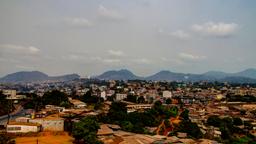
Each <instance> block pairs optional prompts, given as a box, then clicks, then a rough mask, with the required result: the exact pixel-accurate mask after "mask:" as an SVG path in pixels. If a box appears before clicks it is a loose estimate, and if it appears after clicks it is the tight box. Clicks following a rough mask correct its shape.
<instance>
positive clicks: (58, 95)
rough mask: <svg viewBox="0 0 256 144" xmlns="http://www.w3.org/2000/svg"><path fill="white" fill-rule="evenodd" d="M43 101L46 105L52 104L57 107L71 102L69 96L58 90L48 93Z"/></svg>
mask: <svg viewBox="0 0 256 144" xmlns="http://www.w3.org/2000/svg"><path fill="white" fill-rule="evenodd" d="M42 101H43V104H44V105H48V104H50V105H57V106H60V104H61V103H62V102H69V101H68V96H67V95H66V94H65V93H63V92H60V91H58V90H53V91H51V92H46V93H45V94H44V95H43V97H42Z"/></svg>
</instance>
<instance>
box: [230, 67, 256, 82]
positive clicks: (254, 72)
mask: <svg viewBox="0 0 256 144" xmlns="http://www.w3.org/2000/svg"><path fill="white" fill-rule="evenodd" d="M233 76H239V77H247V78H251V79H256V69H252V68H251V69H246V70H244V71H241V72H237V73H234V74H233Z"/></svg>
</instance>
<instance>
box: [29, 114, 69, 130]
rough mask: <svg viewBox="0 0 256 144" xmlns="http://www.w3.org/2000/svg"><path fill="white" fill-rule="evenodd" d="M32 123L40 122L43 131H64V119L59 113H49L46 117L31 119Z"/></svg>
mask: <svg viewBox="0 0 256 144" xmlns="http://www.w3.org/2000/svg"><path fill="white" fill-rule="evenodd" d="M29 122H30V123H39V124H41V125H42V131H64V119H63V118H60V117H59V116H58V114H54V115H49V116H47V117H44V118H36V119H30V120H29Z"/></svg>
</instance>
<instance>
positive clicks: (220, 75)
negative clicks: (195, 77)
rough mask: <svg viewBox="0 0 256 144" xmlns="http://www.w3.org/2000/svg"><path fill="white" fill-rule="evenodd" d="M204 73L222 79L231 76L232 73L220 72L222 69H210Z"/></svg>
mask: <svg viewBox="0 0 256 144" xmlns="http://www.w3.org/2000/svg"><path fill="white" fill-rule="evenodd" d="M203 75H205V76H210V77H214V78H217V79H222V78H225V77H227V76H229V75H230V74H228V73H225V72H220V71H209V72H206V73H204V74H203Z"/></svg>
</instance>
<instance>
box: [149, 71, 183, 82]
mask: <svg viewBox="0 0 256 144" xmlns="http://www.w3.org/2000/svg"><path fill="white" fill-rule="evenodd" d="M186 78H187V77H186V75H185V74H183V73H174V72H170V71H166V70H165V71H160V72H158V73H156V74H154V75H152V76H149V77H146V78H145V79H146V80H154V81H161V80H166V81H184V80H186Z"/></svg>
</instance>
